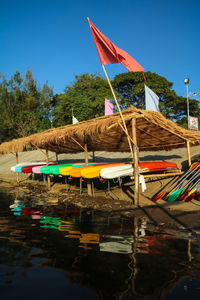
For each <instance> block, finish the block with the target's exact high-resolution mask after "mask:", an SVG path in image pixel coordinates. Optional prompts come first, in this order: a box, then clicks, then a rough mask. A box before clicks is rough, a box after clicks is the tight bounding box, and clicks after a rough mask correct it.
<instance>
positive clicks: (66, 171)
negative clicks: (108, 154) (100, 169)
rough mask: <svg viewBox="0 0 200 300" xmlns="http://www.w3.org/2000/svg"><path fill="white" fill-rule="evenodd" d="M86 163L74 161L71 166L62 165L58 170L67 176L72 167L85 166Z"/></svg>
mask: <svg viewBox="0 0 200 300" xmlns="http://www.w3.org/2000/svg"><path fill="white" fill-rule="evenodd" d="M96 164H97V163H89V165H96ZM85 166H86V164H85V163H74V164H73V165H72V166H67V167H63V168H60V169H59V172H60V174H61V175H64V176H69V175H71V174H70V171H71V169H72V168H80V167H85ZM71 176H72V175H71ZM73 177H80V176H73Z"/></svg>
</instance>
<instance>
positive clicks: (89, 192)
mask: <svg viewBox="0 0 200 300" xmlns="http://www.w3.org/2000/svg"><path fill="white" fill-rule="evenodd" d="M84 148H85V164H86V166H88V162H89V161H88V150H87V144H85V147H84ZM87 189H88V196H92V186H91V182H90V180H89V179H88V180H87Z"/></svg>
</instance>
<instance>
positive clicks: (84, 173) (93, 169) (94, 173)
mask: <svg viewBox="0 0 200 300" xmlns="http://www.w3.org/2000/svg"><path fill="white" fill-rule="evenodd" d="M119 165H124V163H123V162H121V163H119V162H116V163H115V162H113V163H107V164H102V165H95V166H87V167H85V168H83V169H82V170H80V173H81V176H80V177H84V178H87V179H92V178H96V177H99V176H100V171H101V170H102V169H104V168H107V167H110V166H119Z"/></svg>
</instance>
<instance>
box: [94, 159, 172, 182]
mask: <svg viewBox="0 0 200 300" xmlns="http://www.w3.org/2000/svg"><path fill="white" fill-rule="evenodd" d="M169 170H178V167H177V164H176V163H171V162H142V163H139V173H151V172H160V171H169ZM133 171H134V164H133V163H126V164H124V165H118V166H110V167H108V168H103V169H102V170H101V171H100V176H101V177H102V178H104V179H115V178H119V177H124V176H131V175H133Z"/></svg>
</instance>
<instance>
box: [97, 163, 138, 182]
mask: <svg viewBox="0 0 200 300" xmlns="http://www.w3.org/2000/svg"><path fill="white" fill-rule="evenodd" d="M131 175H133V164H125V165H118V166H113V167H107V168H104V169H102V170H101V171H100V176H101V177H102V178H104V179H114V178H118V177H124V176H131Z"/></svg>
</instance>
